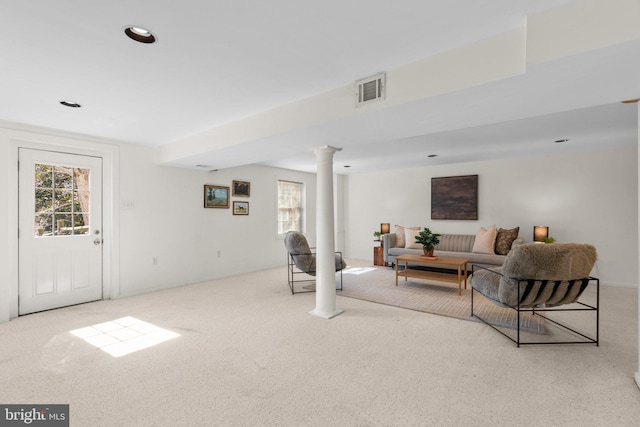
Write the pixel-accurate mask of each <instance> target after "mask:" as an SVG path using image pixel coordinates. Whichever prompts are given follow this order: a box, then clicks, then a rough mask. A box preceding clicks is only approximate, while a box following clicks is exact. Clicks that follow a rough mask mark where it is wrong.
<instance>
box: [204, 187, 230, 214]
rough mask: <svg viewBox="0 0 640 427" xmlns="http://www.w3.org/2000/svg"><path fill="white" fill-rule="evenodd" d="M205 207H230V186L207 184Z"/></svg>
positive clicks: (205, 188)
mask: <svg viewBox="0 0 640 427" xmlns="http://www.w3.org/2000/svg"><path fill="white" fill-rule="evenodd" d="M204 207H205V208H222V209H229V187H223V186H220V185H206V184H205V186H204Z"/></svg>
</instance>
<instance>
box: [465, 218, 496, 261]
mask: <svg viewBox="0 0 640 427" xmlns="http://www.w3.org/2000/svg"><path fill="white" fill-rule="evenodd" d="M497 233H498V231H497V230H496V225H495V224H494V225H492V226H491V228H489V229H488V230H485V229H484V228H482V227H481V228H480V230H478V233H477V234H476V240H475V241H474V242H473V249H472V250H471V252H474V253H478V254H494V253H495V252H494V250H495V244H496V234H497Z"/></svg>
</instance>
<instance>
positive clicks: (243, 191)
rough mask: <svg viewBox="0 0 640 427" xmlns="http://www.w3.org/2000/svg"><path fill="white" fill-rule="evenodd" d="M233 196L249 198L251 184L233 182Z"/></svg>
mask: <svg viewBox="0 0 640 427" xmlns="http://www.w3.org/2000/svg"><path fill="white" fill-rule="evenodd" d="M232 188H233V194H232V195H233V196H239V197H249V193H250V191H251V183H250V182H247V181H233V183H232Z"/></svg>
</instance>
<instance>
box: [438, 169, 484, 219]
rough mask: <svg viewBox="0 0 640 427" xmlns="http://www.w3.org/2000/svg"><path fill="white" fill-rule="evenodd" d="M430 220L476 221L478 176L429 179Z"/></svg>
mask: <svg viewBox="0 0 640 427" xmlns="http://www.w3.org/2000/svg"><path fill="white" fill-rule="evenodd" d="M431 219H461V220H477V219H478V175H466V176H447V177H441V178H431Z"/></svg>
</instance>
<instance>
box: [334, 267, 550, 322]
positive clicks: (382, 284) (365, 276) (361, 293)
mask: <svg viewBox="0 0 640 427" xmlns="http://www.w3.org/2000/svg"><path fill="white" fill-rule="evenodd" d="M343 282H344V286H343V290H342V292H338V294H339V295H341V296H344V297H350V298H357V299H361V300H365V301H370V302H376V303H379V304H386V305H391V306H394V307H401V308H406V309H410V310H416V311H422V312H425V313H432V314H438V315H440V316H447V317H454V318H456V319H462V320H471V321H476V322H480V321H479V320H478V319H476V318H475V317H471V286H470V285H469V284H468V285H467V289H464V288H463V289H462V295H458V287H457V286H456V285H455V284H454V283H446V282H438V281H428V280H421V279H409V280H408V281H405V280H404V278H402V277H401V278H400V279H399V282H398V286H397V287H396V286H395V270H393V269H391V268H389V267H371V266H350V267H349V268H347V269H346V270H345V271H344V272H343ZM474 307H475V308H474V311H475V312H476V313H477V314H478V315H480V316H481V317H482V318H483V319H485V320H487V321H489V322H490V323H491V324H493V325H496V326H500V327H506V328H511V329H516V326H517V323H516V322H517V316H516V313H515V312H514V311H513V310H509V309H505V308H502V307H499V306H497V305H495V304H493V303H492V302H491V301H489V300H487V299H486V298H484V297H483V296H482V295H480V294H478V293H477V292H476V293H474ZM520 321H521V325H520V327H521V330H524V331H527V332H533V333H536V334H544V333H545V328H544V319H542V318H540V317H539V316H535V317H534V316H531V315H528V314H527V315H524V316H521V319H520Z"/></svg>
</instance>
